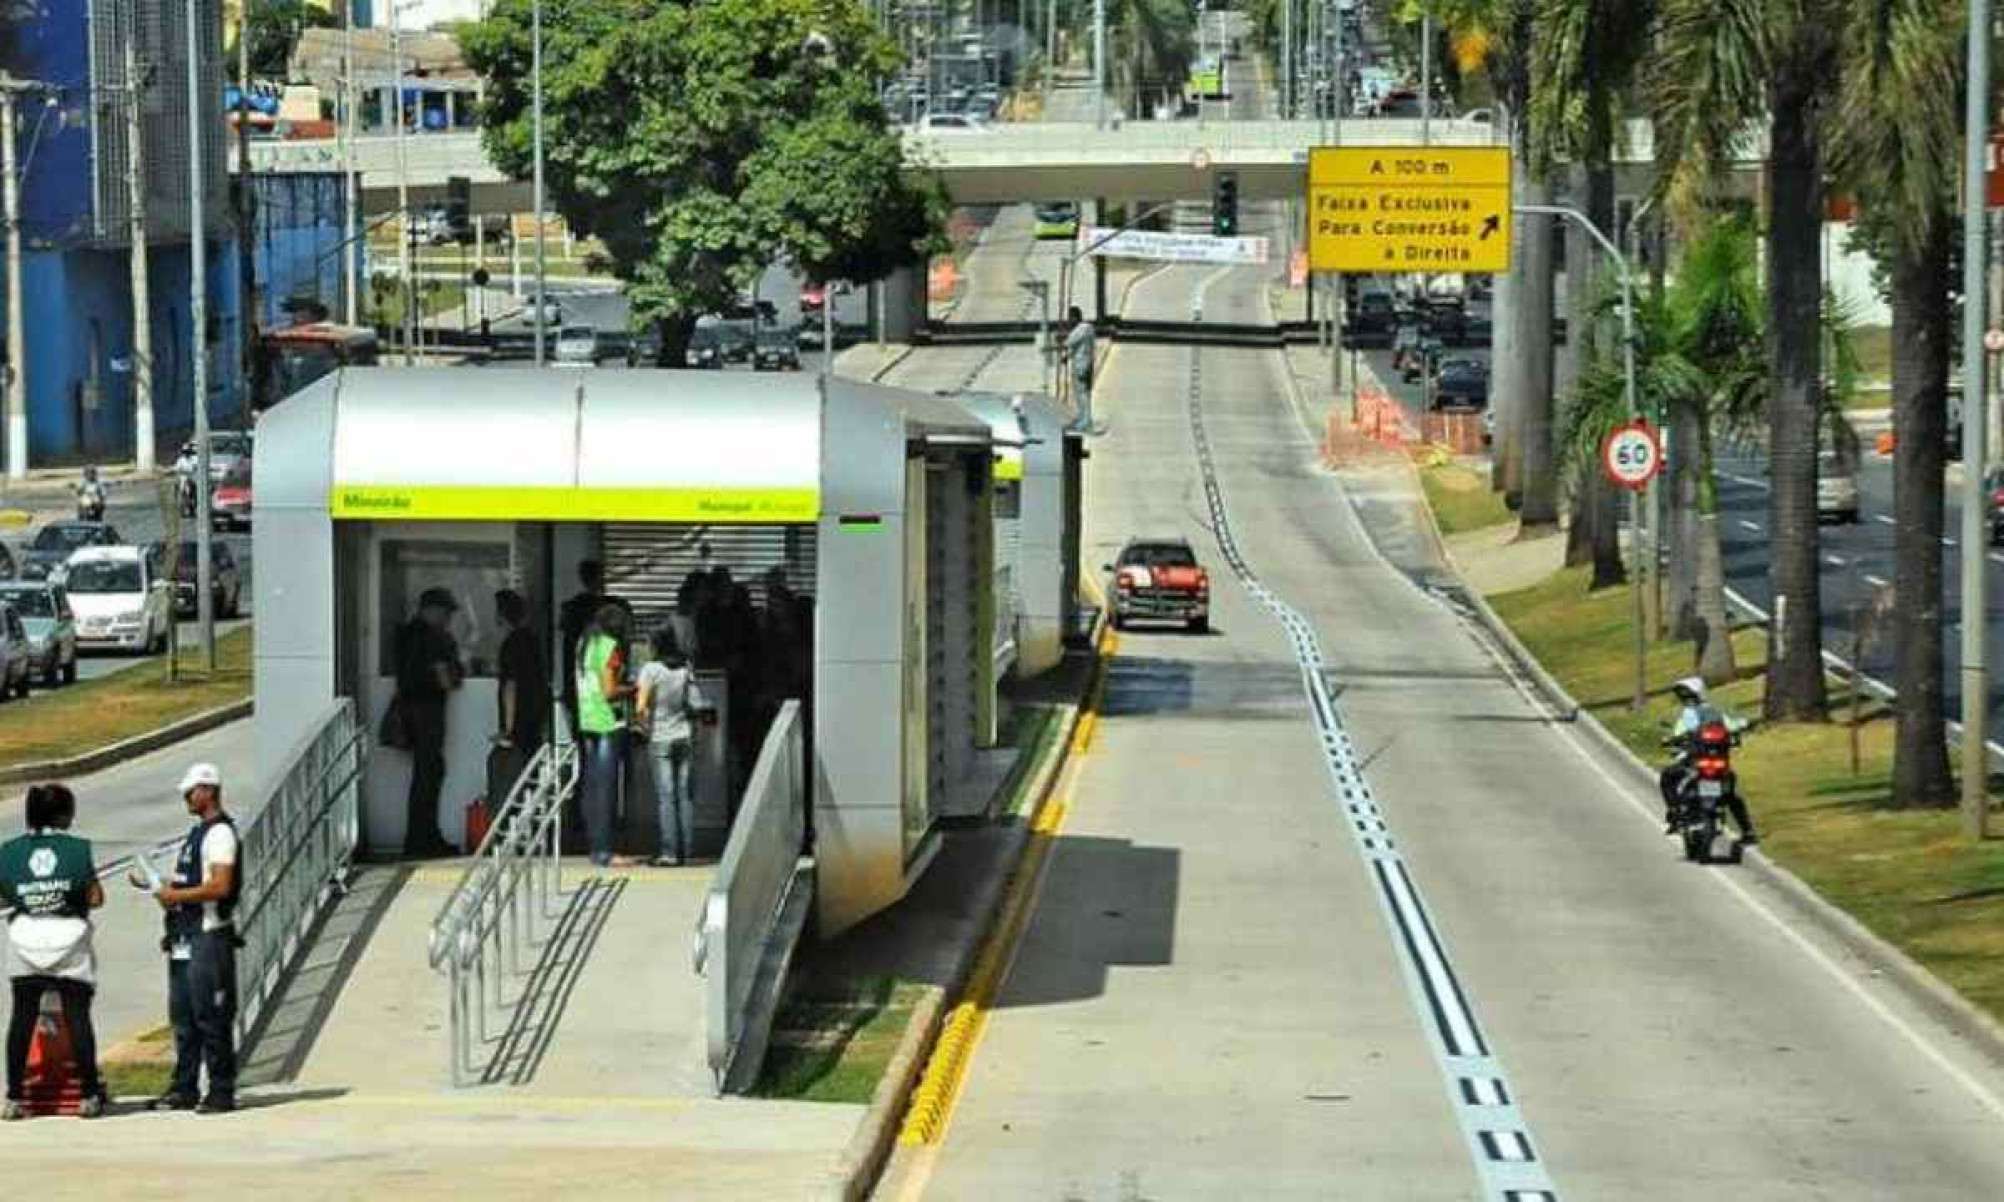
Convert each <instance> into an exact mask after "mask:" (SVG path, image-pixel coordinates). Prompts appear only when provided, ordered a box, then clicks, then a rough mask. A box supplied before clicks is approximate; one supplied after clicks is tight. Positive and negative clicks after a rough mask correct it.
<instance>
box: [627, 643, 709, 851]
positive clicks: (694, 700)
mask: <svg viewBox="0 0 2004 1202" xmlns="http://www.w3.org/2000/svg"><path fill="white" fill-rule="evenodd" d="M650 642H651V643H652V645H653V650H654V658H652V659H650V660H649V661H647V665H646V666H645V667H643V668H641V669H640V679H639V682H638V684H639V688H640V696H639V698H638V701H639V704H638V705H637V706H636V707H635V708H634V717H633V721H634V726H635V727H636V728H637V729H638V730H639V731H640V732H641V733H642V734H643V735H644V736H645V738H646V739H647V759H648V766H649V767H650V768H652V769H653V771H654V795H655V799H656V803H657V807H658V808H657V813H658V814H659V817H660V824H661V850H660V852H659V854H657V855H656V856H655V857H654V859H653V861H652V863H653V864H654V866H655V867H657V868H675V867H679V866H680V865H681V864H682V863H683V861H685V860H687V859H688V858H689V857H690V856H691V855H693V854H694V853H695V832H694V821H695V814H694V810H695V802H696V797H695V794H694V793H693V792H692V791H691V789H690V780H689V776H690V773H689V770H690V767H691V765H692V764H693V762H694V760H695V738H696V728H695V722H694V719H695V716H696V713H697V711H698V710H699V709H700V708H701V707H702V697H701V695H700V694H699V693H698V692H697V691H696V675H695V673H694V672H693V671H691V670H690V668H689V661H688V660H687V659H686V658H684V657H683V655H682V649H681V647H680V646H679V645H678V644H677V642H676V639H675V630H674V628H673V627H672V626H663V627H662V628H661V629H659V630H657V631H655V632H654V635H653V637H652V639H651V640H650Z"/></svg>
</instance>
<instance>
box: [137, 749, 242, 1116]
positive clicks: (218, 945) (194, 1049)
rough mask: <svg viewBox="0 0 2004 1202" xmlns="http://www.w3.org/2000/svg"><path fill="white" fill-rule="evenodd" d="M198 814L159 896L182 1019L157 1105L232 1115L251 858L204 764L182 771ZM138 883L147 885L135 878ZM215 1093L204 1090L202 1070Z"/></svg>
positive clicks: (186, 794) (170, 1006)
mask: <svg viewBox="0 0 2004 1202" xmlns="http://www.w3.org/2000/svg"><path fill="white" fill-rule="evenodd" d="M181 800H182V801H183V803H184V804H186V805H187V807H188V813H189V815H190V816H192V817H193V818H194V819H195V825H194V826H192V827H191V828H189V830H188V837H187V838H186V839H183V840H182V841H181V852H180V855H178V856H177V857H176V858H175V860H174V875H173V878H172V879H171V880H169V881H167V882H166V883H164V884H162V885H160V887H159V888H157V889H155V890H154V892H153V897H154V899H155V900H156V901H158V902H159V903H160V907H161V909H163V910H165V911H166V912H167V937H166V938H165V939H164V940H162V943H163V944H164V945H165V946H166V949H167V1016H168V1019H169V1021H170V1022H172V1023H173V1025H174V1080H173V1084H172V1085H171V1086H170V1087H169V1088H168V1090H167V1092H166V1093H164V1094H162V1095H160V1096H159V1097H157V1098H155V1099H154V1100H153V1101H152V1102H151V1103H150V1104H149V1108H150V1109H154V1110H194V1111H195V1112H196V1113H198V1114H227V1113H229V1112H230V1111H232V1110H235V1109H236V1107H237V1050H236V1022H237V946H238V940H237V928H236V915H237V900H238V899H239V898H240V897H242V896H243V878H244V863H243V854H242V844H241V841H240V840H239V839H238V838H237V824H236V822H235V821H234V820H233V819H232V818H231V817H230V816H229V815H228V814H227V813H225V812H224V810H223V776H222V773H221V772H220V771H218V770H217V768H216V766H215V765H214V764H196V765H194V766H193V767H191V768H189V769H188V771H187V774H186V775H184V776H183V777H182V778H181ZM134 883H135V884H144V883H145V882H143V881H142V880H141V879H140V878H138V877H135V878H134ZM204 1067H206V1068H207V1069H208V1073H209V1092H208V1094H207V1095H206V1096H204V1095H203V1094H202V1093H201V1092H200V1085H201V1071H202V1069H203V1068H204Z"/></svg>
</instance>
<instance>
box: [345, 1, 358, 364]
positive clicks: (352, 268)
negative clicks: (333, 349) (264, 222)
mask: <svg viewBox="0 0 2004 1202" xmlns="http://www.w3.org/2000/svg"><path fill="white" fill-rule="evenodd" d="M355 101H356V96H355V0H342V3H341V131H340V132H341V206H342V213H343V214H344V216H343V217H342V225H343V229H342V237H343V240H344V242H345V243H346V245H345V246H344V247H343V251H342V254H343V258H344V260H345V262H344V266H345V268H346V271H347V284H348V305H347V322H348V324H349V325H351V326H352V325H359V324H361V303H362V298H361V287H362V279H361V276H362V222H361V220H360V217H361V214H359V213H357V212H356V211H355V210H356V207H357V202H358V201H360V199H361V198H360V197H359V196H357V195H356V188H355Z"/></svg>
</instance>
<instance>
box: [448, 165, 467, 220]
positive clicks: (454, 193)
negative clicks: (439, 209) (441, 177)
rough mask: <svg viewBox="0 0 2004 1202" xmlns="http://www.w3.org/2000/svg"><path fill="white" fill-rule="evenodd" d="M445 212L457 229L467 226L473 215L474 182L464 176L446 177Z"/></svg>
mask: <svg viewBox="0 0 2004 1202" xmlns="http://www.w3.org/2000/svg"><path fill="white" fill-rule="evenodd" d="M445 211H446V213H447V214H449V215H450V218H451V221H452V224H453V225H454V226H455V227H458V226H462V225H465V224H466V222H467V221H468V220H469V219H470V218H471V217H472V215H473V181H472V179H470V178H468V177H467V176H464V175H448V176H446V177H445Z"/></svg>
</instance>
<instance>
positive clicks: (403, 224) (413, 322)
mask: <svg viewBox="0 0 2004 1202" xmlns="http://www.w3.org/2000/svg"><path fill="white" fill-rule="evenodd" d="M404 3H405V0H390V73H391V74H392V75H393V76H394V77H395V78H396V85H395V87H394V88H393V89H392V91H393V93H394V95H393V96H392V98H391V101H390V120H391V121H392V122H394V126H393V129H394V131H395V142H396V147H397V235H398V236H397V241H398V242H399V243H401V244H402V245H401V246H399V248H398V256H399V257H398V260H397V261H398V262H399V263H400V264H401V265H402V266H403V274H404V279H403V284H404V289H403V291H404V319H403V321H402V322H400V323H399V325H400V326H401V331H400V332H401V333H402V335H403V340H404V362H405V363H406V364H410V363H415V362H417V359H416V357H415V356H416V353H417V335H416V333H415V331H416V328H417V269H416V265H415V264H414V263H412V262H411V247H412V244H413V243H415V242H416V241H417V229H416V227H414V226H413V225H412V224H411V172H410V160H409V158H408V157H407V156H406V154H405V151H404V50H403V46H404V41H403V23H402V19H401V18H400V17H399V16H398V14H399V13H400V12H402V11H403V7H404Z"/></svg>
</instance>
